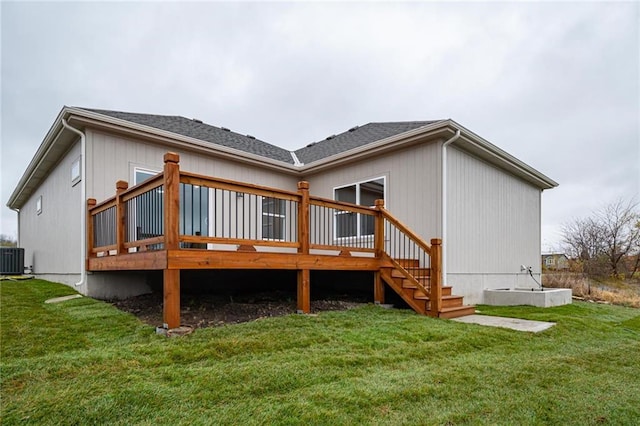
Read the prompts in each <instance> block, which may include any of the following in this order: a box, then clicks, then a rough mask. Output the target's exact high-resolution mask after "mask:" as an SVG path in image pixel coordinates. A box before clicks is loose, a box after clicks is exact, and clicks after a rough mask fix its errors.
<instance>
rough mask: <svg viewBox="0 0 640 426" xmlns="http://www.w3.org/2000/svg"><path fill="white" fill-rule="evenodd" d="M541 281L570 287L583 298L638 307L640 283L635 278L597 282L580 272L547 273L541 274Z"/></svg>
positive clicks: (556, 285)
mask: <svg viewBox="0 0 640 426" xmlns="http://www.w3.org/2000/svg"><path fill="white" fill-rule="evenodd" d="M542 283H543V285H544V286H545V287H553V288H570V289H571V290H572V292H573V296H575V297H577V298H581V299H583V300H588V301H594V302H606V303H611V304H614V305H621V306H629V307H632V308H640V283H639V282H638V281H637V280H628V281H621V280H610V281H605V282H597V281H595V280H592V279H589V278H587V277H585V276H583V275H582V274H576V273H557V274H551V273H549V274H544V275H543V276H542Z"/></svg>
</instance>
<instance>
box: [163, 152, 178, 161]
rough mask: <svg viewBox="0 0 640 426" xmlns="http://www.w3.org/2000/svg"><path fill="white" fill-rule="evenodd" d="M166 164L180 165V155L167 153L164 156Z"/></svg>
mask: <svg viewBox="0 0 640 426" xmlns="http://www.w3.org/2000/svg"><path fill="white" fill-rule="evenodd" d="M164 162H165V163H179V162H180V155H178V154H177V153H175V152H167V153H166V154H165V155H164Z"/></svg>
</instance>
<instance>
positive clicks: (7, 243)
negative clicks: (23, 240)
mask: <svg viewBox="0 0 640 426" xmlns="http://www.w3.org/2000/svg"><path fill="white" fill-rule="evenodd" d="M17 245H18V242H17V241H16V240H15V239H13V238H12V237H10V236H9V235H5V234H2V235H0V247H16V246H17Z"/></svg>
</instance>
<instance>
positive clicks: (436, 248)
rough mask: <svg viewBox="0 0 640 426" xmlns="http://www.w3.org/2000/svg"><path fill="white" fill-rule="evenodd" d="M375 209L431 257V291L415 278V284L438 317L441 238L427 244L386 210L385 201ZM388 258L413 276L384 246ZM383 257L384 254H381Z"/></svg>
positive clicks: (380, 202)
mask: <svg viewBox="0 0 640 426" xmlns="http://www.w3.org/2000/svg"><path fill="white" fill-rule="evenodd" d="M375 208H376V209H377V210H378V212H379V214H380V217H381V219H382V220H383V221H384V220H385V219H386V220H387V221H389V222H390V223H391V224H393V225H394V226H395V227H396V229H397V230H398V231H400V232H401V233H403V234H404V235H406V236H407V237H408V238H409V239H410V240H411V241H412V242H413V243H414V244H416V245H417V246H419V247H420V248H422V249H423V250H424V251H425V253H426V254H427V255H428V256H429V257H430V263H431V265H430V266H431V275H430V285H429V291H426V288H424V286H422V285H421V283H420V282H419V281H418V280H416V279H415V278H413V277H412V278H413V281H415V283H414V284H417V285H418V287H419V288H420V290H422V291H423V292H424V293H425V294H427V295H428V296H429V300H430V309H429V311H430V314H431V315H434V316H438V313H439V312H440V309H441V306H442V240H441V239H439V238H432V239H431V245H429V244H427V242H426V241H424V240H423V239H422V238H421V237H420V236H419V235H418V234H416V233H415V232H414V231H412V230H411V229H410V228H409V227H408V226H407V225H405V224H404V223H402V222H401V221H400V220H399V219H397V218H396V217H394V216H393V215H392V214H391V213H390V212H389V211H388V210H387V209H385V208H384V201H383V200H376V204H375ZM379 241H381V242H383V241H384V236H381V237H380V238H379ZM378 249H380V250H381V251H382V252H383V253H384V254H385V255H386V256H388V257H389V258H390V260H391V262H392V263H393V264H394V266H395V267H396V268H397V269H399V270H400V271H401V272H402V273H403V274H405V275H411V274H410V273H409V272H408V271H407V270H406V269H405V268H404V267H403V266H402V265H400V264H399V262H396V261H395V260H394V259H393V257H392V254H391V253H387V252H386V251H385V250H384V244H382V246H381V247H378ZM380 255H382V253H380Z"/></svg>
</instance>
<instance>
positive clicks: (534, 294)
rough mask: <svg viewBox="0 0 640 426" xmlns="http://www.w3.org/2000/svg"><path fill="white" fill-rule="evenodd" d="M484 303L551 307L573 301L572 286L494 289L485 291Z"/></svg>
mask: <svg viewBox="0 0 640 426" xmlns="http://www.w3.org/2000/svg"><path fill="white" fill-rule="evenodd" d="M484 303H485V304H486V305H493V306H519V305H528V306H537V307H539V308H550V307H552V306H562V305H568V304H570V303H571V289H570V288H545V289H544V290H543V291H540V290H534V291H532V290H531V289H530V288H515V289H493V290H485V291H484Z"/></svg>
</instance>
